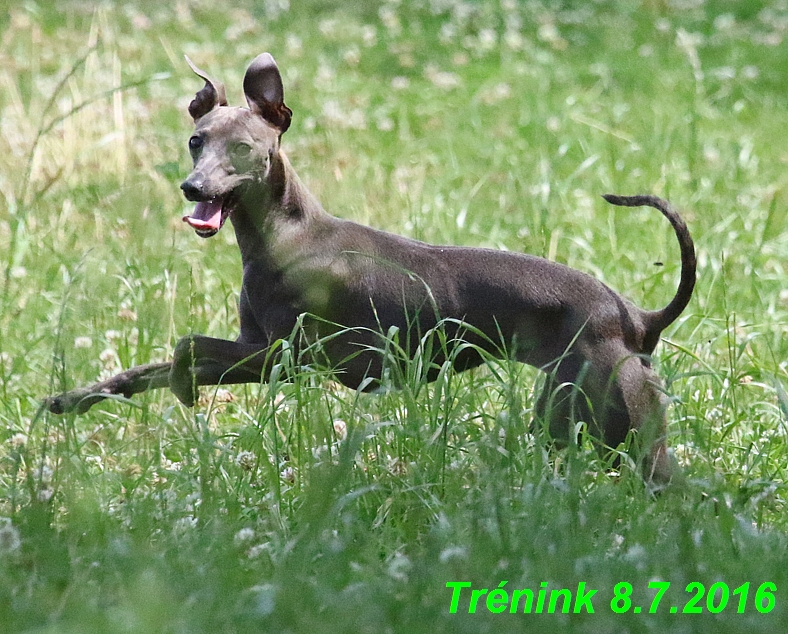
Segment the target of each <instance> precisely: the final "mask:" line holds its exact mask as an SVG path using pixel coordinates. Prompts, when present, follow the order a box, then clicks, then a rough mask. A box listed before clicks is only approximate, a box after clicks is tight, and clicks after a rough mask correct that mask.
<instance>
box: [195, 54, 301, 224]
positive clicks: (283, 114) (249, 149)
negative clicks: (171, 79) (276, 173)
mask: <svg viewBox="0 0 788 634" xmlns="http://www.w3.org/2000/svg"><path fill="white" fill-rule="evenodd" d="M186 61H187V62H188V63H189V66H191V68H192V70H193V71H194V72H195V73H196V74H197V75H198V76H199V77H201V78H202V79H203V80H205V86H204V87H203V88H202V90H200V91H199V92H198V93H197V94H196V95H195V97H194V99H193V100H192V102H191V103H190V104H189V114H190V115H191V116H192V118H193V119H194V124H195V129H194V133H193V134H192V136H191V138H190V139H189V152H190V153H191V155H192V159H193V161H194V169H193V170H192V173H191V174H189V177H188V178H187V179H186V180H185V181H184V182H183V183H182V184H181V189H182V190H183V194H184V196H186V198H187V199H188V200H191V201H193V202H196V203H197V205H196V206H195V208H194V212H193V213H192V214H191V215H190V216H184V217H183V220H184V222H187V223H188V224H189V225H190V226H191V227H192V228H193V229H194V230H195V231H196V232H197V235H199V236H201V237H203V238H208V237H210V236H212V235H214V234H216V232H218V231H219V229H221V228H222V225H223V224H224V222H225V220H227V218H228V217H229V215H230V214H231V213H232V211H233V208H234V206H235V205H237V204H238V197H239V196H240V195H241V193H242V190H243V188H244V187H245V186H247V185H248V184H249V183H251V182H263V181H265V180H266V179H267V178H268V175H269V173H270V170H271V162H272V159H273V158H274V155H275V154H276V153H277V151H278V150H279V141H280V138H281V136H282V134H283V133H284V132H285V131H286V130H287V128H288V127H289V126H290V119H291V116H292V112H291V110H290V108H288V107H287V106H286V105H285V103H284V89H283V87H282V77H281V76H280V74H279V69H278V68H277V66H276V62H274V58H273V57H271V55H270V54H268V53H263V54H262V55H258V56H257V57H256V58H255V59H254V61H252V63H251V64H250V65H249V68H248V69H247V70H246V75H245V76H244V94H245V95H246V101H247V103H248V104H249V108H235V107H231V106H228V105H227V97H226V96H225V91H224V86H223V85H222V84H221V83H220V82H216V81H214V80H213V79H211V78H210V77H209V76H208V75H207V74H206V73H204V72H203V71H201V70H200V69H199V68H197V67H196V66H195V65H194V64H192V62H191V60H189V58H188V57H187V58H186Z"/></svg>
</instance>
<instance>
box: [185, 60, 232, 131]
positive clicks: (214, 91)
mask: <svg viewBox="0 0 788 634" xmlns="http://www.w3.org/2000/svg"><path fill="white" fill-rule="evenodd" d="M184 57H186V63H187V64H188V65H189V67H190V68H191V69H192V70H193V71H194V72H195V74H196V75H197V76H198V77H200V78H201V79H203V80H205V86H203V88H202V90H200V91H198V92H197V94H196V95H195V96H194V99H192V102H191V103H190V104H189V114H190V115H191V116H192V119H194V122H195V123H197V121H198V119H201V118H202V117H204V116H205V115H206V114H208V113H209V112H210V111H211V110H213V109H214V108H217V107H219V106H226V105H227V96H226V94H225V92H224V84H222V82H219V81H214V80H213V79H211V78H210V77H209V76H208V74H207V73H206V72H205V71H202V70H200V69H199V68H197V67H196V66H195V65H194V64H193V63H192V60H190V59H189V58H188V57H187V56H186V55H184Z"/></svg>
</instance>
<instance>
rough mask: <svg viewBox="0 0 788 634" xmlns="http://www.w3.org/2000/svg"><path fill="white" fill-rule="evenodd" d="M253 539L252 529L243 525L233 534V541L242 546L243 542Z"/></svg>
mask: <svg viewBox="0 0 788 634" xmlns="http://www.w3.org/2000/svg"><path fill="white" fill-rule="evenodd" d="M253 539H254V529H252V528H248V527H244V528H242V529H241V530H239V531H238V532H237V533H236V534H235V537H233V543H234V544H235V545H236V546H243V545H244V544H246V543H247V542H250V541H252V540H253Z"/></svg>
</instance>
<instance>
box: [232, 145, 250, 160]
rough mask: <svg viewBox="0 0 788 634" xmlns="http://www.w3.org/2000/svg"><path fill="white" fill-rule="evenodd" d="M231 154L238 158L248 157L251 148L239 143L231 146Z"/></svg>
mask: <svg viewBox="0 0 788 634" xmlns="http://www.w3.org/2000/svg"><path fill="white" fill-rule="evenodd" d="M233 154H234V155H235V156H236V157H237V158H239V159H248V158H249V156H250V155H251V154H252V148H251V146H249V145H246V143H239V144H238V145H236V146H235V147H233Z"/></svg>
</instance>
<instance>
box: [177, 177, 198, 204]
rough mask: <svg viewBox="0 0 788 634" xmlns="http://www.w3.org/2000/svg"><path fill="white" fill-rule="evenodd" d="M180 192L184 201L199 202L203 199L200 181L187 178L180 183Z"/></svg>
mask: <svg viewBox="0 0 788 634" xmlns="http://www.w3.org/2000/svg"><path fill="white" fill-rule="evenodd" d="M181 190H182V191H183V195H184V196H186V200H191V201H192V202H200V201H201V200H202V199H203V195H202V182H201V181H195V180H193V179H191V178H189V179H187V180H185V181H183V182H182V183H181Z"/></svg>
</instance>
